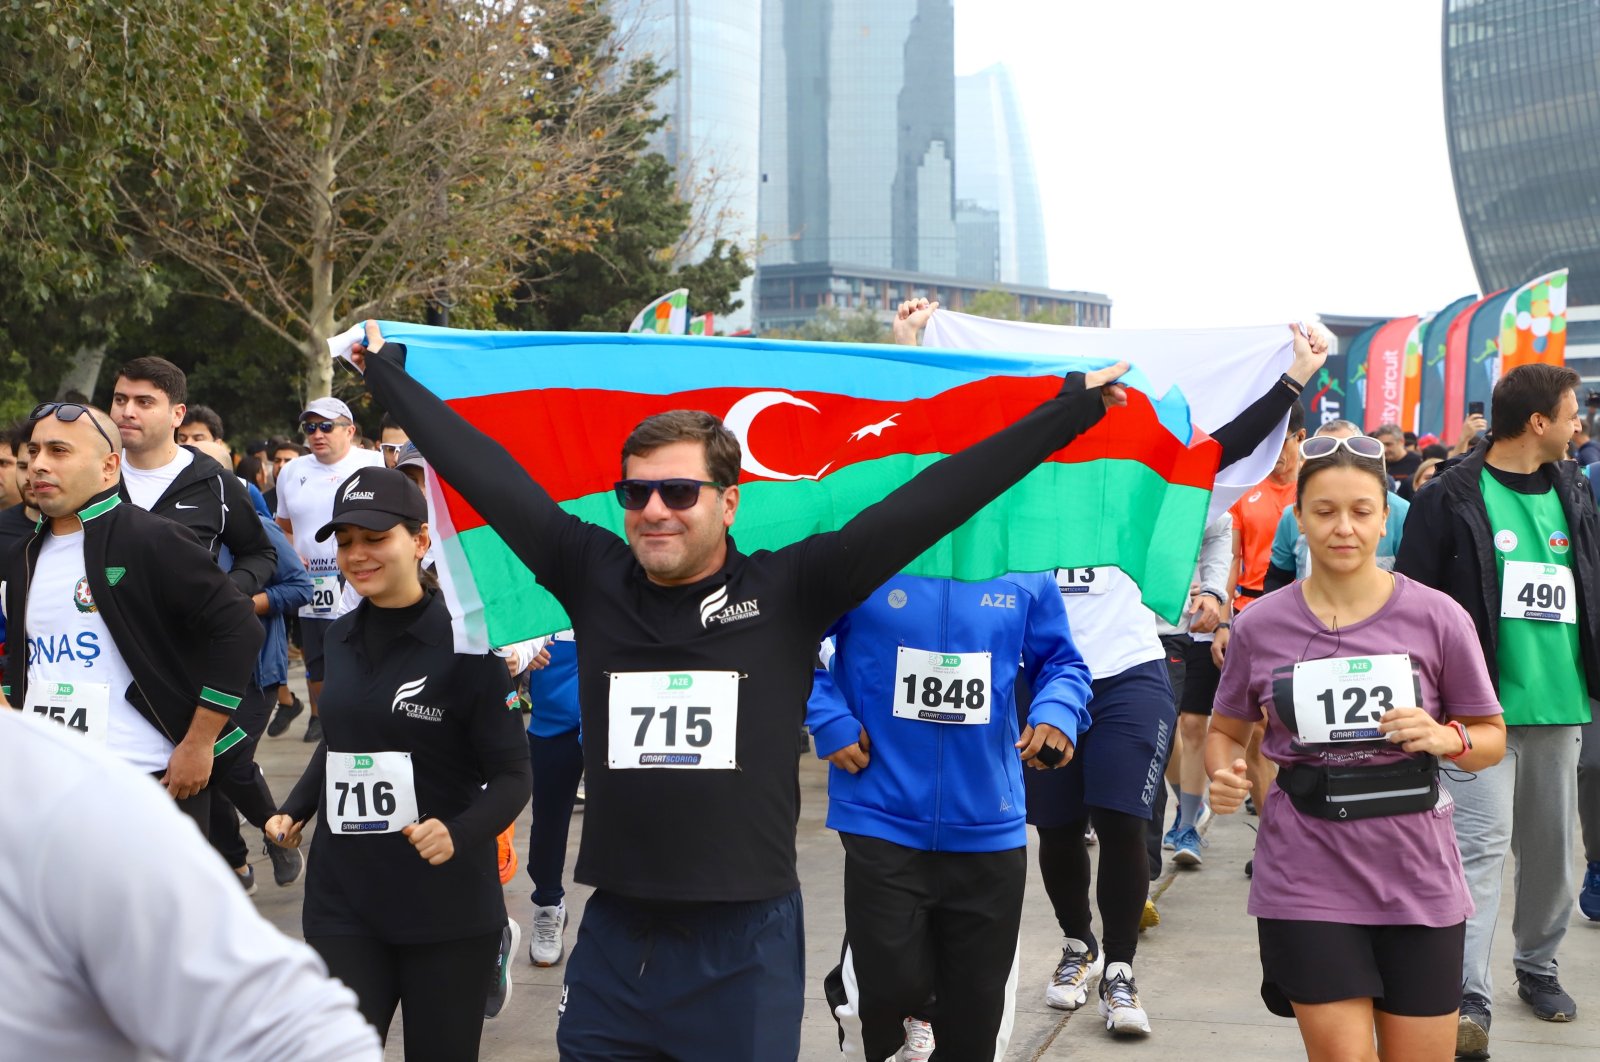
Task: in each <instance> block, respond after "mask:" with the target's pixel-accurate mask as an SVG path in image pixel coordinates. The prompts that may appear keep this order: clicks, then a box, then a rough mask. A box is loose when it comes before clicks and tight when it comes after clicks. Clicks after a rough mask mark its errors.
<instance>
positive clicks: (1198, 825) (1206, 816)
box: [1194, 804, 1212, 833]
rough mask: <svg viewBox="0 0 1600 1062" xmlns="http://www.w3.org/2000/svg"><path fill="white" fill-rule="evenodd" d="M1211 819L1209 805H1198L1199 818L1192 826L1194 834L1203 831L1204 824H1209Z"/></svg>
mask: <svg viewBox="0 0 1600 1062" xmlns="http://www.w3.org/2000/svg"><path fill="white" fill-rule="evenodd" d="M1211 818H1212V815H1211V805H1210V804H1201V805H1200V817H1199V818H1198V819H1196V820H1195V824H1194V830H1195V832H1196V833H1199V832H1200V831H1201V830H1203V829H1205V828H1206V823H1208V822H1210V821H1211Z"/></svg>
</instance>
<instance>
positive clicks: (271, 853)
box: [262, 841, 306, 889]
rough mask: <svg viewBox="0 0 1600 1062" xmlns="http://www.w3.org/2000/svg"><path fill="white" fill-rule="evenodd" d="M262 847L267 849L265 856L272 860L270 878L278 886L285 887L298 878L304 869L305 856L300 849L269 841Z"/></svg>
mask: <svg viewBox="0 0 1600 1062" xmlns="http://www.w3.org/2000/svg"><path fill="white" fill-rule="evenodd" d="M262 847H263V848H265V849H266V850H267V858H268V859H271V860H272V880H273V881H274V882H276V883H277V885H278V888H280V889H287V888H288V887H289V886H290V885H293V884H294V883H295V882H297V881H299V880H300V875H302V874H304V873H305V871H306V861H305V857H304V856H302V855H301V854H300V849H298V848H279V847H278V846H277V845H275V844H273V843H272V842H271V841H267V842H266V843H265V844H264V845H262Z"/></svg>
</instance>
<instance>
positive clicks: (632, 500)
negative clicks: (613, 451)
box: [615, 479, 722, 512]
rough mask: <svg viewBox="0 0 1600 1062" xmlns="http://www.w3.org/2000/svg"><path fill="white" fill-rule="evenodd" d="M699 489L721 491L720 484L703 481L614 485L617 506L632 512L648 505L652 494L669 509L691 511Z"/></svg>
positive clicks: (626, 481) (637, 481)
mask: <svg viewBox="0 0 1600 1062" xmlns="http://www.w3.org/2000/svg"><path fill="white" fill-rule="evenodd" d="M701 487H715V488H717V489H718V490H721V489H722V484H721V483H713V482H711V481H710V480H705V479H621V480H618V481H617V482H616V484H615V488H616V492H617V504H619V505H621V506H622V507H623V508H624V509H629V510H632V511H634V512H637V511H638V510H640V509H643V508H644V507H645V506H646V505H649V504H650V495H652V494H660V495H661V504H663V505H665V506H666V507H667V508H669V509H693V508H694V506H695V503H696V502H698V501H699V500H700V488H701Z"/></svg>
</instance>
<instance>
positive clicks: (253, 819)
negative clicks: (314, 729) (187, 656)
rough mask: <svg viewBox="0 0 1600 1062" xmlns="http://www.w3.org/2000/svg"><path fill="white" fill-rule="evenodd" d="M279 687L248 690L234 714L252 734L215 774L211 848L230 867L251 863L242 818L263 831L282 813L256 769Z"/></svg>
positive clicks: (238, 722) (213, 773)
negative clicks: (263, 828) (274, 817)
mask: <svg viewBox="0 0 1600 1062" xmlns="http://www.w3.org/2000/svg"><path fill="white" fill-rule="evenodd" d="M277 699H278V687H277V686H276V685H273V686H271V687H269V688H267V689H257V688H256V687H255V686H251V687H250V688H249V689H248V690H246V691H245V695H244V698H243V699H242V700H241V701H240V702H239V708H238V710H237V711H235V713H234V717H233V721H234V724H235V725H236V726H238V727H240V728H242V729H243V730H244V732H245V733H246V734H247V735H249V736H248V737H246V738H245V739H244V740H243V741H241V742H239V744H238V745H236V746H234V748H233V749H232V750H230V751H229V752H228V753H227V754H226V755H225V756H224V757H223V759H222V762H221V763H220V764H219V765H218V766H217V767H216V769H215V770H214V771H212V773H211V786H210V788H211V789H212V791H213V792H212V796H211V846H212V847H213V848H215V849H216V850H217V851H218V852H219V853H220V854H221V855H222V858H224V859H226V860H227V861H228V865H229V866H230V867H242V866H244V865H245V864H246V863H248V862H249V861H250V848H249V846H248V845H246V844H245V841H244V838H243V837H242V836H241V835H240V833H239V815H240V814H241V813H242V814H243V815H244V817H245V820H246V821H247V822H249V823H250V825H252V826H254V827H256V828H257V829H260V828H261V827H263V826H265V825H266V824H267V820H268V819H270V818H271V817H272V816H273V815H276V814H277V812H278V804H277V801H275V800H274V799H273V797H272V789H271V788H270V787H269V786H268V785H267V779H266V777H265V776H264V775H263V774H262V773H261V768H260V767H258V766H256V744H257V743H258V742H259V741H260V740H261V734H262V732H263V731H265V730H266V728H267V719H268V718H270V717H271V715H272V706H273V705H274V704H275V703H277Z"/></svg>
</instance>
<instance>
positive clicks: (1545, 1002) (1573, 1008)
mask: <svg viewBox="0 0 1600 1062" xmlns="http://www.w3.org/2000/svg"><path fill="white" fill-rule="evenodd" d="M1517 995H1518V996H1519V997H1520V998H1521V999H1522V1001H1523V1002H1524V1003H1526V1004H1528V1005H1529V1006H1530V1007H1532V1008H1533V1016H1534V1017H1535V1018H1538V1019H1539V1020H1540V1021H1571V1020H1572V1019H1573V1018H1575V1017H1577V1016H1578V1004H1576V1003H1574V1002H1573V1001H1572V997H1571V996H1569V995H1567V993H1566V991H1565V990H1564V989H1563V988H1562V987H1561V982H1560V981H1557V980H1556V978H1555V975H1554V974H1536V973H1529V972H1528V971H1527V970H1518V971H1517Z"/></svg>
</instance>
